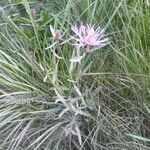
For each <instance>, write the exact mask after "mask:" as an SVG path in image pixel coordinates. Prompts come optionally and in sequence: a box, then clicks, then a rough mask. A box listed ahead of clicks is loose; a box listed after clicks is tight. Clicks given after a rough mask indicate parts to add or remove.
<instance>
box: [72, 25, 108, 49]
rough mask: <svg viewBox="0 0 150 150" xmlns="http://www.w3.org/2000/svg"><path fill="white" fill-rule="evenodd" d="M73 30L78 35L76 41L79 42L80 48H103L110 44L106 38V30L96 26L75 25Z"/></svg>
mask: <svg viewBox="0 0 150 150" xmlns="http://www.w3.org/2000/svg"><path fill="white" fill-rule="evenodd" d="M71 30H72V31H73V32H74V33H75V34H76V36H77V37H76V38H75V40H76V41H78V42H79V44H78V45H79V46H82V47H85V48H88V49H89V48H90V47H95V46H96V47H98V48H100V47H103V46H105V45H107V44H108V43H109V39H108V38H104V29H101V28H100V27H95V25H93V26H91V25H88V24H87V25H83V24H82V23H81V24H80V26H79V27H78V26H77V25H73V26H72V27H71Z"/></svg>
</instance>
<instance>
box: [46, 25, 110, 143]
mask: <svg viewBox="0 0 150 150" xmlns="http://www.w3.org/2000/svg"><path fill="white" fill-rule="evenodd" d="M50 31H51V34H52V36H53V38H54V39H55V40H56V41H57V40H60V39H61V40H62V36H61V34H60V30H59V29H54V28H53V27H52V25H50ZM71 31H73V32H74V35H73V36H72V37H71V39H72V40H73V41H72V42H73V43H74V44H72V45H73V49H72V50H71V51H72V56H71V58H69V57H68V59H69V60H67V62H69V61H70V62H69V63H68V65H69V66H68V68H69V70H68V77H69V78H68V82H70V83H71V87H72V88H71V89H72V94H71V95H69V96H68V95H67V96H66V94H65V92H64V91H62V90H61V89H60V88H59V87H60V86H59V83H58V82H57V86H55V87H54V91H55V94H56V97H57V98H56V101H55V103H62V104H63V107H64V109H63V110H62V111H61V112H60V114H59V115H58V117H59V118H61V117H63V116H64V115H66V114H67V113H69V112H70V113H71V114H72V118H78V116H85V117H90V113H89V112H88V111H87V105H86V102H85V99H84V96H83V93H84V92H85V91H81V89H80V87H78V85H79V81H80V77H81V72H82V69H83V68H82V67H81V66H82V63H84V57H86V53H87V52H92V51H94V50H96V49H99V48H102V47H104V46H106V45H107V44H108V43H109V39H108V38H105V37H104V30H103V29H101V28H100V27H96V26H95V25H93V26H92V25H88V24H86V25H83V23H81V24H80V26H79V27H77V25H72V26H71ZM63 40H64V39H63ZM63 40H62V43H63ZM67 41H68V40H67ZM57 44H58V45H60V46H62V44H61V42H58V43H57ZM57 44H54V45H52V46H51V45H50V46H49V47H47V48H46V49H51V48H52V47H55V46H56V45H57ZM65 44H70V43H67V42H65ZM56 53H57V52H54V53H53V54H54V55H55V61H56V62H59V60H60V59H62V58H64V57H63V56H58V55H57V54H56ZM84 67H86V66H84ZM88 69H89V68H88ZM74 75H75V76H74ZM55 85H56V84H55ZM67 88H68V87H67ZM82 92H83V93H82ZM75 120H76V119H75ZM67 126H68V125H67ZM67 126H66V127H65V132H67V133H66V135H68V133H70V134H71V133H72V134H73V135H77V137H78V141H79V144H80V145H81V143H82V142H81V141H82V139H81V137H82V136H81V133H80V129H79V126H78V125H76V127H75V129H76V131H77V134H76V133H75V132H74V131H73V130H72V129H71V128H70V127H69V128H68V127H67Z"/></svg>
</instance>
